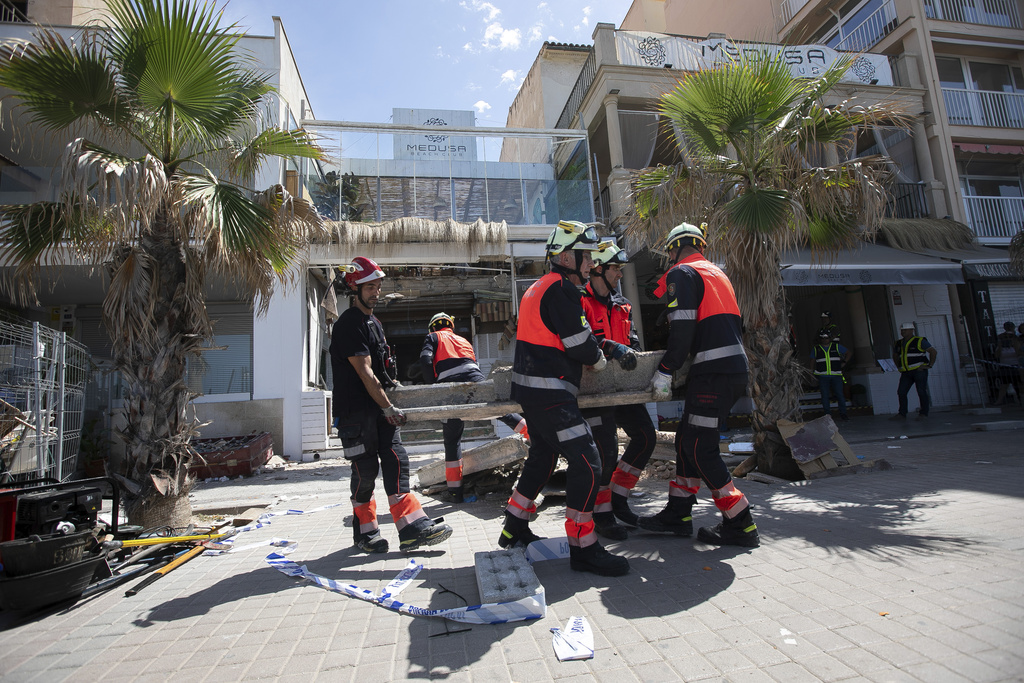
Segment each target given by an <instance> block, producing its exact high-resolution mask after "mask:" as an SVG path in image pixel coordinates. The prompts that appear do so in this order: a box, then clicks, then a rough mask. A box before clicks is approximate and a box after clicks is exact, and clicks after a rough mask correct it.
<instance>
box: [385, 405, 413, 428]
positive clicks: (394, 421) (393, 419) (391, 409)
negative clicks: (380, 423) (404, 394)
mask: <svg viewBox="0 0 1024 683" xmlns="http://www.w3.org/2000/svg"><path fill="white" fill-rule="evenodd" d="M384 419H385V420H387V421H388V424H389V425H391V426H392V427H401V426H402V425H404V424H405V423H406V422H408V421H409V418H407V417H406V416H405V413H403V412H402V409H401V408H399V407H398V406H396V405H390V406H388V407H387V408H385V409H384Z"/></svg>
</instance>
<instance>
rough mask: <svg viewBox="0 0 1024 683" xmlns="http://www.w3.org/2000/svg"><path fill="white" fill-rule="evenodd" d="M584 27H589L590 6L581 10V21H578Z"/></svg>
mask: <svg viewBox="0 0 1024 683" xmlns="http://www.w3.org/2000/svg"><path fill="white" fill-rule="evenodd" d="M580 23H582V24H583V25H584V26H590V5H587V6H586V7H584V8H583V19H582V20H581V21H580Z"/></svg>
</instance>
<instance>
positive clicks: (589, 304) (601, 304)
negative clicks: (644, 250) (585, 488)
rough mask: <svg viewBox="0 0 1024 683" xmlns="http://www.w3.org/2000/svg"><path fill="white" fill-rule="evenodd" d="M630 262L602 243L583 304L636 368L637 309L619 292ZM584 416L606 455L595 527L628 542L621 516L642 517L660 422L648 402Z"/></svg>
mask: <svg viewBox="0 0 1024 683" xmlns="http://www.w3.org/2000/svg"><path fill="white" fill-rule="evenodd" d="M628 263H629V258H628V257H627V256H626V252H625V251H623V250H622V249H620V248H619V247H617V246H615V245H614V244H612V243H611V242H602V243H601V244H600V245H599V248H598V250H597V251H596V252H594V267H593V268H591V269H590V282H589V283H588V284H587V287H586V289H585V290H584V292H583V300H582V303H583V311H584V313H585V314H586V316H587V322H588V323H590V328H591V329H592V330H593V331H594V336H595V337H597V339H598V341H600V342H602V343H605V342H612V343H615V344H619V345H620V346H621V347H622V352H623V353H624V354H625V355H627V356H628V358H629V359H628V360H626V359H625V358H623V361H625V362H626V364H629V365H631V366H632V367H636V353H635V352H636V351H638V350H640V338H639V336H638V335H637V333H636V328H635V327H634V325H633V318H632V305H631V304H630V303H629V299H627V298H626V297H624V296H622V295H621V294H619V292H618V290H617V289H616V288H617V287H618V285H619V281H620V280H621V279H622V267H623V266H625V265H626V264H628ZM613 358H614V354H613ZM623 367H625V365H624V366H623ZM583 415H584V417H586V418H587V422H588V423H589V424H590V428H591V429H592V430H593V432H594V440H595V441H596V442H597V450H598V451H599V452H600V454H601V487H600V488H599V489H598V491H597V501H596V502H595V504H594V527H595V528H596V530H597V533H598V535H599V536H604V537H605V538H610V539H614V540H622V539H624V538H626V537H627V532H626V528H625V527H624V526H621V525H619V524H617V523H616V518H618V520H619V521H621V522H622V523H623V524H624V525H626V526H628V527H636V526H637V519H638V518H637V516H636V515H635V514H634V513H633V511H632V510H630V509H629V500H628V497H629V492H630V491H631V490H632V489H633V487H634V486H636V483H637V481H638V480H639V478H640V473H641V472H643V470H644V467H646V466H647V461H648V460H650V458H651V454H652V453H653V452H654V446H655V443H656V433H655V427H654V422H653V421H652V420H651V415H650V413H648V412H647V406H646V405H643V404H634V405H626V406H610V407H603V408H588V409H587V410H584V411H583ZM619 427H621V428H622V429H623V431H625V432H626V435H627V436H628V437H629V443H628V444H627V446H626V450H625V451H623V454H622V459H621V460H619V440H618V436H617V433H616V432H617V428H619Z"/></svg>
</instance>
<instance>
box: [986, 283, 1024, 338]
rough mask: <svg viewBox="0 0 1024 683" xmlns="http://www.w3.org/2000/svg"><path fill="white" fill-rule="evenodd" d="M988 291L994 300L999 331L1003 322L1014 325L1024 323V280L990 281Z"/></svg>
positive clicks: (993, 306) (994, 315)
mask: <svg viewBox="0 0 1024 683" xmlns="http://www.w3.org/2000/svg"><path fill="white" fill-rule="evenodd" d="M988 293H989V297H990V299H991V301H992V317H993V318H994V322H995V324H996V328H997V330H998V331H999V332H1002V331H1003V323H1005V322H1006V321H1008V320H1009V321H1010V322H1012V323H1013V325H1014V327H1016V326H1017V325H1020V324H1021V323H1024V282H989V283H988Z"/></svg>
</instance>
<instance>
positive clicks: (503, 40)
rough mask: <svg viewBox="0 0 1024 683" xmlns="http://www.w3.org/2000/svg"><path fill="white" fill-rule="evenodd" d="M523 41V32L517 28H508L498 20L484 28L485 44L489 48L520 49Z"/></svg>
mask: <svg viewBox="0 0 1024 683" xmlns="http://www.w3.org/2000/svg"><path fill="white" fill-rule="evenodd" d="M495 41H496V42H497V44H495ZM522 42H523V34H522V32H520V30H519V29H517V28H513V29H506V28H504V27H503V26H502V25H501V24H499V23H498V22H494V23H493V24H490V25H488V27H487V28H486V29H485V30H484V42H483V46H484V47H485V48H487V49H488V50H493V49H494V48H496V47H497V48H500V49H502V50H518V49H519V46H520V45H521V44H522Z"/></svg>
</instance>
